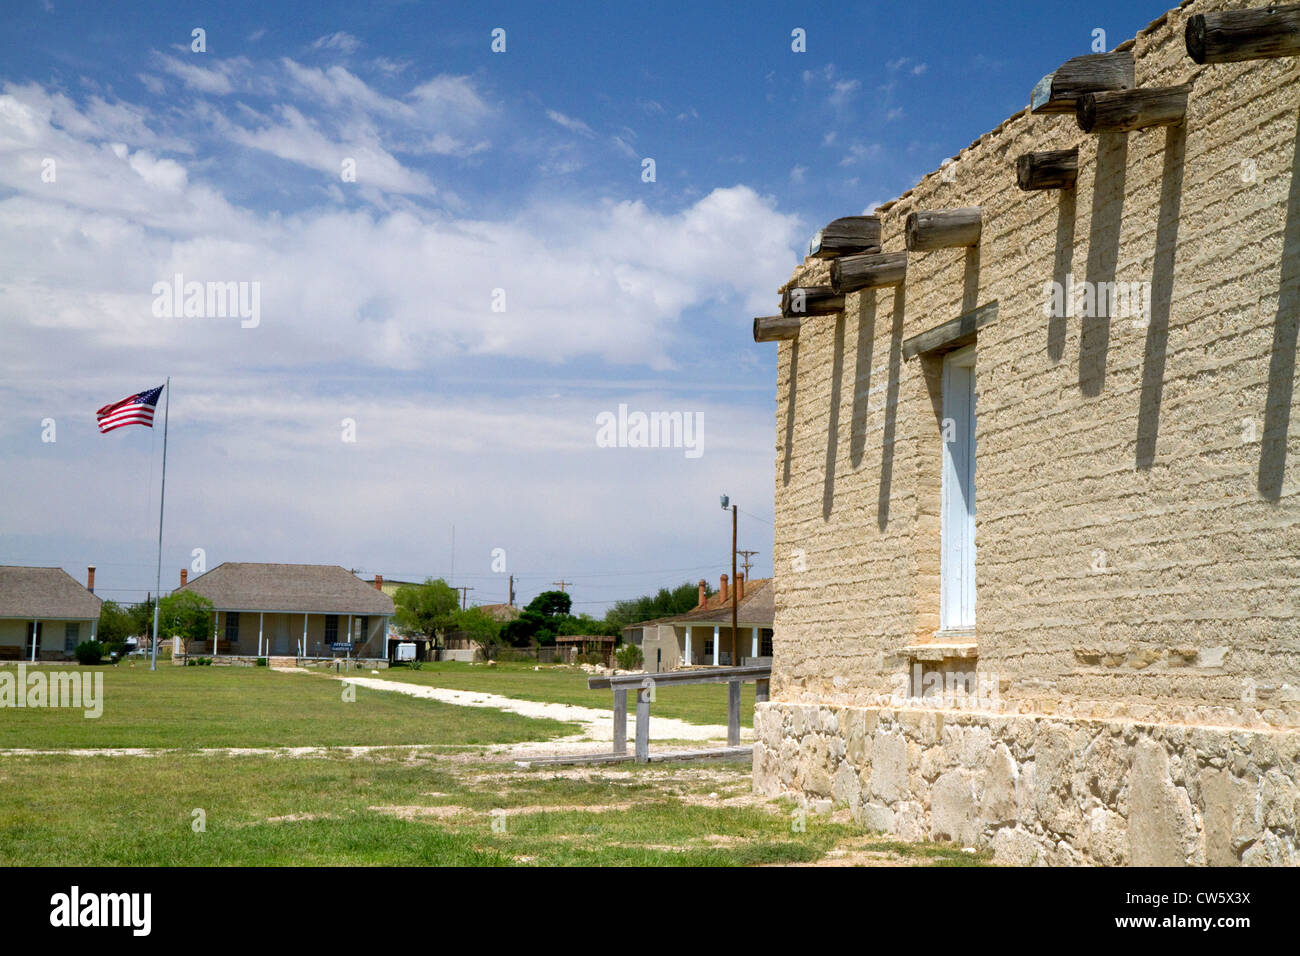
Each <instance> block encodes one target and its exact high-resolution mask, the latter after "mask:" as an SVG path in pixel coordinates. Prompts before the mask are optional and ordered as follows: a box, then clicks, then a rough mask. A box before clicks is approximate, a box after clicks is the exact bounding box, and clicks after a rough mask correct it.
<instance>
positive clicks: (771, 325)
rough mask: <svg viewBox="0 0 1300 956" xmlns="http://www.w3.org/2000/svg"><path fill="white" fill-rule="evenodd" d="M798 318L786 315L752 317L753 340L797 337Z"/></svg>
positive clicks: (765, 340) (772, 340)
mask: <svg viewBox="0 0 1300 956" xmlns="http://www.w3.org/2000/svg"><path fill="white" fill-rule="evenodd" d="M800 321H801V320H800V319H797V318H795V317H794V316H786V315H760V316H756V317H755V318H754V341H755V342H779V341H781V340H782V339H797V338H798V337H799V323H800Z"/></svg>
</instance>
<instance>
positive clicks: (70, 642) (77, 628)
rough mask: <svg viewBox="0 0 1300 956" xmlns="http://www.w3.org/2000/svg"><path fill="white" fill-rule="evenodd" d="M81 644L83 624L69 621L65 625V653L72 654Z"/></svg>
mask: <svg viewBox="0 0 1300 956" xmlns="http://www.w3.org/2000/svg"><path fill="white" fill-rule="evenodd" d="M80 643H81V622H80V621H68V622H67V623H66V624H64V625H63V652H64V653H65V654H71V653H72V652H73V651H75V650H76V649H77V645H78V644H80Z"/></svg>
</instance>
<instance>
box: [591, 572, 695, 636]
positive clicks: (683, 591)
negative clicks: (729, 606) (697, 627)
mask: <svg viewBox="0 0 1300 956" xmlns="http://www.w3.org/2000/svg"><path fill="white" fill-rule="evenodd" d="M704 593H705V594H706V595H711V594H714V593H715V592H714V589H713V588H710V587H709V586H708V585H705V590H704ZM699 603H700V589H699V586H698V585H696V584H691V583H690V582H689V581H688V582H687V583H685V584H680V585H678V586H677V587H675V588H672V589H671V590H670V589H668V588H660V589H659V593H657V594H647V595H644V596H643V597H639V598H631V599H630V600H626V601H618V602H617V603H615V604H614V606H613V607H612V608H610V609H609V612H608V613H607V614H606V615H605V624H606V626H607V627H608V628H609V630H607V631H606V633H609V634H614V635H618V634H620V633H621V632H622V630H623V628H625V627H627V626H628V625H629V624H636V623H639V622H640V621H653V620H654V619H655V618H660V617H672V616H673V615H674V614H684V613H685V612H687V611H689V610H691V609H692V608H694V607H695V606H696V605H697V604H699Z"/></svg>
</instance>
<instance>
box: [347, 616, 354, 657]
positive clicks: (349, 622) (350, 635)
mask: <svg viewBox="0 0 1300 956" xmlns="http://www.w3.org/2000/svg"><path fill="white" fill-rule="evenodd" d="M352 637H353V635H352V615H351V614H349V615H348V643H349V644H351V643H352ZM349 656H351V655H349Z"/></svg>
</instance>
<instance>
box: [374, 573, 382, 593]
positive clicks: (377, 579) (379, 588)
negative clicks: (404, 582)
mask: <svg viewBox="0 0 1300 956" xmlns="http://www.w3.org/2000/svg"><path fill="white" fill-rule="evenodd" d="M383 589H384V576H383V575H382V574H376V575H375V590H376V591H382V590H383Z"/></svg>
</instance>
